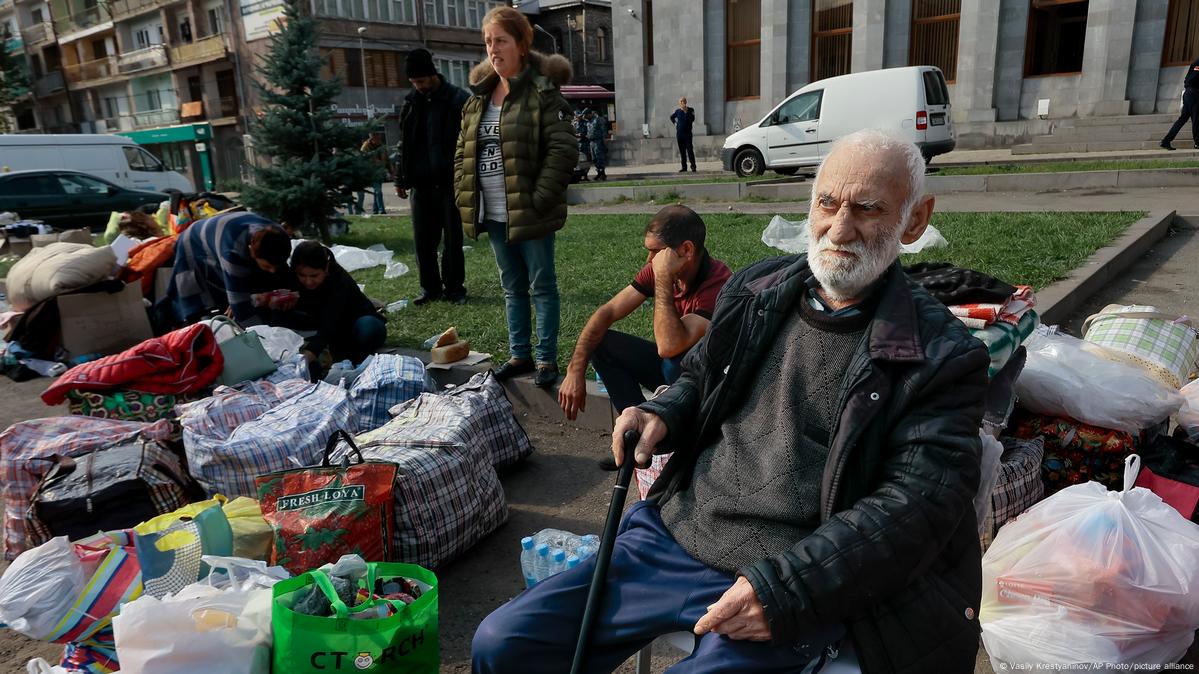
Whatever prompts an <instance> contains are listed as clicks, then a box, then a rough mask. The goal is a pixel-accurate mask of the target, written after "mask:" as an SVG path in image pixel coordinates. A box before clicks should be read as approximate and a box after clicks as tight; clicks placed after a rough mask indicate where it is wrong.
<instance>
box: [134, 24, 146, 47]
mask: <svg viewBox="0 0 1199 674" xmlns="http://www.w3.org/2000/svg"><path fill="white" fill-rule="evenodd" d="M133 41H134V42H136V43H137V48H138V49H145V48H146V47H149V46H150V31H148V30H146V29H145V28H143V29H141V30H139V31H137V32H136V33H134V34H133Z"/></svg>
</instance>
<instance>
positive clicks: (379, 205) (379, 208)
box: [354, 182, 387, 215]
mask: <svg viewBox="0 0 1199 674" xmlns="http://www.w3.org/2000/svg"><path fill="white" fill-rule="evenodd" d="M371 187H373V188H374V190H375V203H374V207H373V208H372V209H371V214H372V215H383V214H384V213H386V212H387V209H386V208H384V206H383V183H381V182H378V183H375V184H374V185H372V186H371ZM365 206H366V190H363V191H361V192H359V193H358V203H357V208H356V209H355V211H354V212H355V213H357V214H359V215H361V214H363V213H365V212H366V211H365V210H363V208H364V207H365Z"/></svg>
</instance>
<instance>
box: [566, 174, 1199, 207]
mask: <svg viewBox="0 0 1199 674" xmlns="http://www.w3.org/2000/svg"><path fill="white" fill-rule="evenodd" d="M1193 186H1199V168H1189V167H1188V168H1169V169H1132V170H1127V171H1072V172H1058V173H995V174H990V175H977V176H942V175H936V174H933V175H929V176H928V177H927V178H926V179H925V188H926V189H927V190H928V192H929V193H930V194H952V193H962V192H1044V191H1046V190H1075V189H1097V188H1105V187H1110V188H1125V189H1130V188H1137V187H1193ZM811 193H812V184H811V183H810V182H797V181H788V182H773V181H769V182H764V183H763V182H755V183H740V182H733V183H698V184H692V185H651V186H648V187H636V186H629V187H588V188H584V189H575V188H572V189H570V190H569V191H568V192H567V202H568V203H569V204H571V205H578V204H595V203H603V202H609V201H613V200H616V199H630V200H633V201H648V200H650V199H657V198H659V197H661V196H663V195H668V194H677V195H678V196H679V198H680V199H681V200H683V201H688V200H697V199H709V200H713V201H738V200H740V199H744V198H746V197H757V198H761V199H774V200H780V201H806V200H807V199H808V197H809V196H810V195H811Z"/></svg>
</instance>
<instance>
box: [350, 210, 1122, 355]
mask: <svg viewBox="0 0 1199 674" xmlns="http://www.w3.org/2000/svg"><path fill="white" fill-rule="evenodd" d="M650 215H651V213H650V209H647V212H646V214H644V215H572V216H571V217H570V220H569V221H568V222H567V225H566V228H565V229H563V230H562V231H561V232H559V233H558V239H557V250H556V258H557V272H558V286H559V289H560V291H561V295H562V302H561V306H562V326H561V334H560V337H559V364H560V365H562V366H565V363H566V361H567V360H568V359H569V357H570V353H571V350H572V349H573V348H574V343H575V338H576V337H577V336H578V334H579V331H580V330H581V329H582V327H583V324H584V323H585V322H586V320H587V318H588V317H589V316H590V315H591V312H592V311H594V310H595V308H596V307H598V306H599V305H600V304H602V303H604V302H605V301H607V300H608V299H609V298H610V297H611V296H612V295H613V294H615V293H616V292H617V291H618V290H620V289H621V288H622V287H624V286H625V285H627V284H628V283H629V281H631V280H632V278H633V276H634V275H635V274H636V273H637V270H638V269H639V268H640V267H641V265H642V264H644V262H645V251H644V249H642V247H641V241H642V231H643V230H644V226H645V223H646V221H647V219H648V218H649V216H650ZM1142 216H1143V214H1142V213H947V214H938V215H936V216H935V217H934V221H933V223H934V224H935V225H936V227H937V228H938V229H940V230H941V232H942V233H943V234H944V235H945V238H946V239H948V241H949V246H948V247H946V248H940V249H935V250H931V251H926V252H924V253H921V254H919V255H910V256H904V260H903V261H904V263H905V264H908V263H912V262H917V261H923V260H945V261H949V262H953V263H954V264H957V265H960V266H964V267H969V268H971V269H977V270H978V271H982V272H985V273H987V274H991V275H993V276H996V277H998V278H1001V279H1003V280H1005V281H1009V282H1012V283H1020V284H1028V285H1031V286H1033V287H1034V288H1044V287H1045V286H1047V285H1049V284H1050V283H1052V282H1053V281H1055V280H1057V279H1060V278H1062V277H1064V276H1065V274H1066V273H1067V272H1069V271H1070V270H1072V269H1074V268H1076V267H1078V266H1079V265H1081V264H1082V262H1083V261H1084V260H1086V259H1087V257H1088V256H1090V255H1091V253H1093V252H1094V251H1095V250H1097V249H1099V248H1102V247H1103V246H1105V245H1107V244H1109V243H1111V241H1113V240H1114V239H1115V238H1116V236H1117V235H1119V234H1120V233H1121V232H1122V231H1124V229H1125V228H1127V227H1128V225H1130V224H1131V223H1133V222H1135V221H1136V220H1138V219H1139V218H1141V217H1142ZM788 217H793V218H794V219H799V218H800V217H803V216H788ZM704 221H705V223H706V224H707V226H708V247H709V250H711V251H712V254H713V255H715V256H716V257H718V258H720V259H722V260H724V261H725V262H726V263H727V264H728V265H729V266H730V267H731V268H733V269H734V270H736V269H740V268H742V267H744V266H746V265H747V264H749V263H750V262H753V261H755V260H759V259H762V258H765V257H769V256H773V255H781V254H782V253H781V252H779V251H776V250H774V249H771V248H768V247H766V245H764V244H763V243H762V241H761V233H762V230H763V229H764V228H765V227H766V224H767V223H768V222H769V221H770V216H766V215H745V214H737V213H728V214H724V213H721V214H711V215H705V216H704ZM352 230H353V231H352V232H351V234H349V235H347V236H344V237H341V238H340V239H338V243H344V244H347V245H353V246H360V247H366V246H369V245H371V244H374V243H383V244H384V245H386V246H387V247H388V248H389V249H390V250H393V251H395V253H396V259H398V260H400V261H402V262H404V263H405V264H407V265H408V266H409V267H412V268H413V269H412V271H411V272H409V273H408V274H405V275H404V276H401V277H400V278H397V279H391V280H385V279H384V278H383V268H382V267H374V268H371V269H365V270H362V271H358V272H355V273H354V276H355V277H356V278H357V279H358V282H359V283H364V284H365V285H366V291H367V294H368V295H370V296H371V297H375V298H378V299H380V300H383V301H385V302H391V301H393V300H397V299H401V298H408V299H409V300H411V298H413V297H415V296H416V294H417V292H419V283H418V280H417V274H416V269H415V266H416V263H415V259H414V254H413V244H412V230H411V225H410V221H409V220H408V219H407V218H400V217H379V218H370V219H359V218H355V219H354V223H353V226H352ZM466 243H467V245H469V246H470V247H471V249H470V250H468V251H467V252H466V287H467V290H468V292H469V296H470V301H469V303H468V304H467V305H466V306H454V305H450V304H447V303H444V302H436V303H434V304H432V305H426V306H423V307H416V306H411V305H410V306H409V307H408V308H407V309H404V310H402V311H400V312H397V313H394V314H390V319H389V321H388V343H389V344H391V345H393V346H404V347H417V348H419V346H420V345H421V343H422V342H424V341H425V339H427V338H428V337H430V336H432V335H435V334H438V333H440V332H441V331H443V330H445V329H446V328H447V327H449V326H451V325H454V326H457V328H458V332H459V334H461V335H462V336H463V338H464V339H467V340H469V341H470V342H471V346H472V348H474V349H475V350H477V351H485V352H489V353H492V354H493V355H494V356H495V358H496V359H497V360H501V359H504V358H506V357H507V355H508V341H507V327H506V323H505V320H504V297H503V290H502V289H501V288H500V284H499V274H498V272H497V271H496V267H495V259H494V256H493V255H492V252H491V247H490V245H489V243H488V241H487V238H486V237H483V238H480V240H478V241H470V240H469V239H468V240H467V242H466ZM651 321H652V311H651V309H650V306H649V303H646V304H645V305H643V306H642V308H641V309H639V310H638V311H636V312H634V313H633V315H631V316H629V317H628V318H627V319H625V320H624V321H622V322H621V324H620V329H621V330H624V331H627V332H631V333H633V334H637V335H642V336H645V337H651V336H652V334H653V330H652V323H651Z"/></svg>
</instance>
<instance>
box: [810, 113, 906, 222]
mask: <svg viewBox="0 0 1199 674" xmlns="http://www.w3.org/2000/svg"><path fill="white" fill-rule="evenodd" d="M848 147H852V148H857V149H860V150H863V151H865V152H870V153H872V154H896V155H899V158H901V159H902V160H903V164H904V168H906V169H907V178H908V180H907V183H908V191H907V198H906V199H905V200H904V202H903V206H901V207H900V209H899V215H900V221H899V224H900V227H901V228H905V227H907V225H908V222H909V221H910V220H911V217H912V209H914V208H915V207H916V204H918V203H919V202H920V199H921V198H923V197H924V170H925V161H924V155H923V154H922V153H921V152H920V148H918V147H916V144H915V143H913V142H912V141H910V140H908V139H907V138H904V137H903V136H900V135H898V134H896V133H894V132H891V131H885V130H883V129H862V130H861V131H854V132H853V133H851V134H849V135H848V136H841V137H840V138H838V139H837V140H835V141H833V145H832V147H831V148H829V151H828V154H826V155H825V158H824V161H822V162H820V166H819V168H817V169H816V178H815V180H813V181H812V201H811V203H813V204H815V203H816V201H817V199H819V197H820V195H819V194H817V193H816V188H817V186H818V185H819V184H820V174H821V173H823V172H824V165H825V163H827V162H828V158H829V157H831V156H833V154H834V153H835V152H836V151H837V150H840V149H842V148H848Z"/></svg>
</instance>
